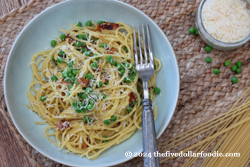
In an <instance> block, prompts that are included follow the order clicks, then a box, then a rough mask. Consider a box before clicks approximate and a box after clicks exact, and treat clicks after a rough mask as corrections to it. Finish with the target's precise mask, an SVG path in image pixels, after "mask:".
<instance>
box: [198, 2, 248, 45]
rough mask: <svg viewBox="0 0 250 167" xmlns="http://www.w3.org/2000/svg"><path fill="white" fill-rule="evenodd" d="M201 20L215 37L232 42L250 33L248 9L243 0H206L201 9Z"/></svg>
mask: <svg viewBox="0 0 250 167" xmlns="http://www.w3.org/2000/svg"><path fill="white" fill-rule="evenodd" d="M202 22H203V25H204V27H205V29H206V30H207V32H208V33H209V34H210V35H211V36H212V37H214V38H215V39H217V40H219V41H222V42H226V43H234V42H238V41H241V40H243V39H244V38H246V37H247V36H248V35H249V33H250V10H249V8H247V2H246V1H245V0H207V1H206V2H205V3H204V6H203V9H202Z"/></svg>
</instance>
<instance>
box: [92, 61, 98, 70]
mask: <svg viewBox="0 0 250 167" xmlns="http://www.w3.org/2000/svg"><path fill="white" fill-rule="evenodd" d="M91 67H92V68H93V69H94V70H96V69H97V68H98V64H97V63H96V62H93V63H91Z"/></svg>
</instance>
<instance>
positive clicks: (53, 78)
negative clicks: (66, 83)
mask: <svg viewBox="0 0 250 167" xmlns="http://www.w3.org/2000/svg"><path fill="white" fill-rule="evenodd" d="M50 79H51V81H52V82H55V81H57V79H58V78H57V76H56V75H54V76H52V77H51V78H50Z"/></svg>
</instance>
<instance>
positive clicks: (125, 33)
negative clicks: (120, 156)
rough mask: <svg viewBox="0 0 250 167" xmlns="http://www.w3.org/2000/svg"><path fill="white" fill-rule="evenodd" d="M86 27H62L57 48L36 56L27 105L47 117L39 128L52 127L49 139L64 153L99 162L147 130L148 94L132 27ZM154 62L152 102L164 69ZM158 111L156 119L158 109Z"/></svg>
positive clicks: (103, 24)
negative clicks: (144, 113)
mask: <svg viewBox="0 0 250 167" xmlns="http://www.w3.org/2000/svg"><path fill="white" fill-rule="evenodd" d="M86 25H87V26H85V27H82V26H81V24H80V22H79V23H78V24H77V25H71V27H72V28H71V29H70V30H61V29H60V31H62V32H64V33H63V34H62V35H61V36H60V37H57V39H56V40H53V41H51V45H52V46H53V49H51V50H46V51H43V52H40V53H37V54H35V55H34V56H33V57H32V60H31V68H32V71H33V77H32V82H31V84H30V86H29V88H28V98H29V101H30V105H27V107H28V108H29V109H31V110H32V111H34V112H36V113H37V114H38V115H40V116H41V117H42V118H43V119H44V121H43V122H36V124H42V123H47V124H48V126H47V127H46V128H45V130H44V135H45V137H46V138H47V139H48V140H49V141H50V142H51V143H53V144H54V145H55V146H58V147H59V150H62V149H63V148H64V149H66V153H67V152H73V153H76V154H79V155H80V156H82V157H83V156H86V157H87V158H88V159H95V158H97V157H98V156H99V155H100V154H101V153H102V152H103V151H105V150H106V149H108V148H110V147H111V146H113V145H117V144H120V143H121V142H122V141H124V140H126V139H128V138H129V137H130V136H131V135H133V133H134V132H135V131H136V130H137V129H141V123H142V120H141V116H142V110H143V108H142V105H141V97H143V92H142V83H141V81H140V80H138V74H137V71H136V69H135V65H134V57H133V55H134V53H133V50H134V49H133V32H132V28H131V27H130V26H128V25H126V24H124V23H122V22H117V23H109V22H103V21H99V22H98V23H97V24H96V23H95V22H93V21H88V22H87V23H86ZM154 62H155V74H154V75H153V77H152V78H151V79H150V80H149V89H150V96H151V99H152V101H154V99H155V94H157V93H154V88H155V87H156V76H157V72H158V71H159V69H160V68H161V63H160V61H159V60H158V59H154ZM40 66H41V67H40ZM35 85H39V89H38V90H37V89H35ZM154 113H155V117H156V107H154ZM49 129H52V130H53V132H50V131H49Z"/></svg>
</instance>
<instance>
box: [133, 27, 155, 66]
mask: <svg viewBox="0 0 250 167" xmlns="http://www.w3.org/2000/svg"><path fill="white" fill-rule="evenodd" d="M136 27H137V30H136ZM136 27H135V26H133V32H134V50H135V63H136V65H138V61H140V65H143V64H150V65H154V60H153V53H152V46H151V40H150V35H149V29H148V24H146V33H147V34H146V35H147V41H148V52H147V46H146V37H145V31H144V25H143V24H142V27H141V30H142V39H141V34H140V27H139V25H137V26H136ZM136 31H137V36H136ZM136 39H138V45H139V53H140V60H138V52H137V41H136ZM141 40H142V42H143V45H144V46H143V48H144V54H143V52H142V46H141V45H142V44H141ZM148 54H149V57H148ZM143 55H144V56H143ZM143 57H144V59H143ZM148 58H149V62H148ZM143 60H144V61H143Z"/></svg>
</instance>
